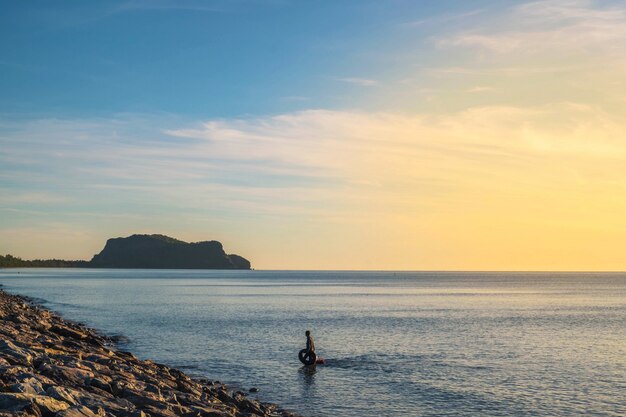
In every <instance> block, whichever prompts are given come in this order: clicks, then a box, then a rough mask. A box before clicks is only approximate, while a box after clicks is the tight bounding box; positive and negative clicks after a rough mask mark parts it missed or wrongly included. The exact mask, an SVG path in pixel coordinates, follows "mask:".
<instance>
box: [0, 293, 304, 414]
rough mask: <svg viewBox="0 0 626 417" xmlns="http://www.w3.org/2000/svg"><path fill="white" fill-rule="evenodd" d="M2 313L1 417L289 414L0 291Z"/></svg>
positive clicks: (253, 390)
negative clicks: (112, 343)
mask: <svg viewBox="0 0 626 417" xmlns="http://www.w3.org/2000/svg"><path fill="white" fill-rule="evenodd" d="M0 318H1V319H2V320H0V417H8V416H16V417H17V416H23V417H28V416H30V417H55V416H58V417H96V416H97V417H178V416H182V417H235V416H239V417H244V416H245V417H253V416H265V417H269V416H270V415H271V416H273V417H278V416H288V415H289V416H291V415H292V414H290V413H287V412H285V411H284V410H278V411H275V406H273V405H270V404H264V403H260V402H258V401H256V400H249V399H247V398H246V395H247V392H242V391H237V392H235V393H232V392H231V391H229V390H228V388H227V387H226V385H224V384H222V383H220V382H219V381H210V380H208V379H198V380H194V379H191V378H190V377H189V376H188V375H186V374H185V373H183V372H182V371H180V370H178V369H174V368H170V367H168V366H166V365H162V364H158V363H155V362H152V361H144V360H140V359H138V358H137V357H136V356H135V355H133V354H132V353H130V352H124V351H113V350H111V349H110V348H108V347H106V346H104V345H103V343H104V341H105V339H103V338H102V337H100V336H98V335H97V333H96V332H94V331H93V330H90V329H88V328H86V327H84V326H81V325H78V324H76V323H72V322H69V321H66V320H64V319H62V318H60V317H59V316H57V315H54V314H50V313H49V312H47V311H45V310H40V309H37V308H36V307H33V306H31V305H28V304H26V303H24V301H23V299H22V298H20V297H16V296H10V295H8V294H6V293H4V292H2V291H1V290H0ZM258 391H259V390H258V388H256V387H253V388H250V390H249V392H258Z"/></svg>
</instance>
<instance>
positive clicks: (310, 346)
mask: <svg viewBox="0 0 626 417" xmlns="http://www.w3.org/2000/svg"><path fill="white" fill-rule="evenodd" d="M304 334H305V335H306V353H315V342H313V337H311V332H310V331H308V330H307V331H306V332H304Z"/></svg>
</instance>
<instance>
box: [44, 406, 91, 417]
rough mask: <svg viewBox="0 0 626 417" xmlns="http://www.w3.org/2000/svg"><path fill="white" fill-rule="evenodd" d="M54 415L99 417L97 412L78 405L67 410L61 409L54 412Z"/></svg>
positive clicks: (58, 416)
mask: <svg viewBox="0 0 626 417" xmlns="http://www.w3.org/2000/svg"><path fill="white" fill-rule="evenodd" d="M55 417H100V416H99V414H96V413H94V412H93V411H91V410H90V409H89V408H87V407H85V406H83V405H78V406H74V407H71V408H68V409H67V410H63V411H61V412H59V413H57V414H56V416H55Z"/></svg>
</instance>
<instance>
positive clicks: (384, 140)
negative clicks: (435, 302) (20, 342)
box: [0, 103, 626, 267]
mask: <svg viewBox="0 0 626 417" xmlns="http://www.w3.org/2000/svg"><path fill="white" fill-rule="evenodd" d="M139 120H141V121H139ZM146 126H151V128H150V129H146ZM625 126H626V125H624V123H622V120H621V119H619V118H616V117H615V116H614V115H611V114H608V113H605V112H603V111H602V110H601V109H599V108H596V107H593V106H589V105H584V104H576V103H559V104H554V105H550V106H539V107H529V108H522V107H510V106H487V107H475V108H470V109H466V110H463V111H460V112H456V113H453V114H439V115H437V114H432V113H421V114H402V113H391V112H358V111H336V110H322V109H318V110H308V111H301V112H293V113H285V114H279V115H275V116H267V117H249V118H236V119H214V120H209V121H205V122H200V123H195V124H193V123H192V124H189V123H183V124H182V125H181V124H180V123H178V124H176V123H170V122H167V121H164V120H163V119H159V118H156V117H155V118H153V119H151V120H146V118H145V117H143V118H140V117H137V118H133V117H128V116H124V117H120V118H116V119H111V120H40V121H30V122H20V121H15V122H11V123H9V122H6V121H5V122H4V123H3V125H2V133H1V134H0V150H1V151H0V186H2V187H4V188H7V187H10V188H11V189H19V190H21V191H20V193H18V194H16V197H15V198H14V199H11V198H8V199H2V200H0V209H2V210H3V213H4V214H3V216H2V220H0V230H3V229H7V228H8V229H7V230H9V232H10V235H11V236H13V237H14V238H15V239H18V240H20V239H22V238H20V237H19V230H20V228H21V227H33V225H38V224H41V225H42V227H44V226H45V224H48V223H50V222H52V221H61V220H62V221H63V222H67V223H68V224H71V225H72V226H71V228H73V229H76V230H82V231H85V233H87V231H89V230H91V231H92V232H90V233H94V232H93V229H94V227H95V228H98V230H99V232H98V233H100V235H98V236H101V237H98V238H94V241H97V242H98V244H100V243H99V240H100V239H102V238H103V237H106V236H107V235H109V234H110V233H116V234H117V233H119V234H124V233H127V232H128V230H132V231H147V232H154V231H161V232H167V231H169V230H173V231H174V233H175V234H179V235H181V234H182V235H181V237H183V238H185V237H186V238H188V239H201V238H203V237H205V238H206V236H207V235H210V236H215V237H216V238H217V237H219V233H218V235H217V236H216V235H215V234H213V233H217V232H213V233H211V231H215V230H218V231H219V230H221V231H223V232H224V233H225V234H226V235H228V234H230V235H231V236H233V235H237V236H242V239H243V240H246V241H250V242H256V243H251V245H253V248H254V250H253V252H254V251H258V252H259V253H260V252H263V250H264V249H263V248H265V247H267V245H268V243H267V242H268V239H271V241H272V246H273V247H274V249H273V255H268V256H269V258H268V259H267V260H266V262H267V263H266V264H265V265H266V266H272V265H273V266H274V267H276V266H283V267H285V264H281V262H283V257H277V256H278V255H277V254H279V253H281V251H282V253H284V251H285V250H288V249H289V248H290V247H291V246H293V244H294V243H293V239H292V237H293V233H294V232H293V230H299V232H298V233H299V236H300V238H301V239H304V236H306V239H309V243H308V244H309V245H311V244H313V243H311V242H313V241H315V244H316V245H319V246H320V247H323V246H324V243H323V242H324V240H325V239H326V238H327V237H328V236H337V235H341V236H343V237H342V238H341V239H340V240H339V241H337V242H343V244H344V245H346V244H349V245H352V244H357V242H361V241H363V239H365V236H368V237H367V238H366V240H369V239H370V238H371V239H373V240H372V242H374V241H376V240H377V239H389V241H390V242H393V244H391V243H390V246H389V247H388V249H389V251H390V252H389V253H388V254H387V255H388V256H390V257H395V256H397V251H402V250H408V249H407V248H405V249H403V248H402V242H403V240H402V239H400V240H398V237H397V236H395V237H394V235H393V234H394V233H401V234H407V233H409V234H413V233H418V234H420V235H421V236H424V235H425V234H428V236H429V239H428V240H429V241H430V242H434V241H436V239H449V238H450V236H448V235H443V236H442V235H441V234H440V235H437V232H436V231H435V230H434V229H433V227H436V225H438V224H439V225H442V224H445V225H446V226H445V227H446V228H449V227H454V229H455V230H456V231H458V232H459V233H461V229H463V228H467V227H470V226H471V222H470V223H469V225H465V224H456V223H455V222H456V221H457V220H459V219H460V218H465V219H471V218H473V219H474V222H483V221H485V216H490V217H491V219H492V221H496V220H495V219H497V218H499V217H502V216H505V217H506V216H508V215H509V213H514V215H516V216H517V215H519V216H522V218H523V217H524V216H525V214H524V213H522V212H520V211H519V210H520V209H519V208H518V207H517V206H518V205H519V204H521V203H522V202H525V203H524V204H527V205H528V204H531V203H532V204H534V203H535V202H537V201H539V200H541V199H545V198H549V199H553V198H555V196H557V195H558V196H561V197H560V198H561V200H562V201H561V202H560V203H559V201H560V200H556V201H553V203H554V206H553V208H551V209H550V210H555V211H554V212H553V211H550V212H549V213H547V214H545V216H547V217H548V218H555V219H556V218H557V217H552V216H556V214H557V212H558V213H560V210H565V211H566V212H567V211H568V210H570V207H573V206H572V205H571V204H572V201H579V199H581V198H587V197H586V195H587V194H586V193H587V192H590V190H594V192H596V191H597V192H598V193H599V194H598V197H597V198H598V199H600V200H601V201H604V203H605V204H612V206H613V207H615V208H617V207H618V206H619V207H621V206H620V205H619V204H617V205H615V204H616V203H615V202H611V201H610V197H607V198H606V199H605V198H604V197H603V195H604V193H607V192H608V190H615V186H616V185H615V184H621V183H622V179H623V178H624V175H626V172H625V171H624V170H625V169H626V168H624V167H626V157H624V155H626V151H625V150H626V144H624V143H623V140H622V138H623V137H626V127H625ZM131 138H132V140H131ZM598 167H602V169H598ZM581 184H583V186H582V187H583V188H581ZM620 189H623V187H622V188H620ZM607 195H608V194H607ZM611 195H613V194H611ZM495 196H497V199H496V200H494V201H492V200H493V199H494V198H495ZM600 200H598V201H600ZM52 203H53V204H54V210H50V209H49V204H52ZM576 207H578V206H576ZM15 208H19V209H20V211H11V210H12V209H15ZM43 208H46V209H45V210H42V209H43ZM29 213H30V214H29ZM573 215H574V214H572V216H573ZM545 216H544V217H545ZM610 219H613V218H612V217H610V216H609V217H607V221H608V220H610ZM509 220H510V219H509ZM570 220H571V219H570ZM459 221H460V220H459ZM559 221H560V222H564V221H569V220H567V219H566V218H565V217H563V216H561V217H559ZM442 222H443V223H442ZM368 225H381V226H380V227H379V226H368ZM382 225H385V227H382ZM46 227H47V226H46ZM440 227H443V226H440ZM282 228H291V231H289V230H284V231H283V232H280V233H278V234H275V233H277V232H276V231H277V230H279V229H281V230H282ZM306 228H310V229H311V230H310V231H306V232H305V231H304V229H306ZM42 230H43V229H42ZM50 230H52V229H50ZM181 230H182V231H183V232H184V233H183V232H181ZM307 230H308V229H307ZM176 231H178V233H177V232H176ZM226 231H228V232H226ZM370 232H371V233H372V235H371V236H370V235H369V234H368V233H370ZM364 233H365V235H364ZM461 234H463V233H461ZM5 235H6V234H5V233H3V236H5ZM23 236H26V234H24V235H23ZM243 236H246V238H245V239H244V238H243ZM268 236H269V237H268ZM306 239H304V240H306ZM20 241H21V240H20ZM420 241H421V240H418V241H414V240H412V241H411V242H406V243H405V244H406V245H409V246H408V247H411V248H413V249H412V250H417V247H416V246H415V245H418V246H419V242H420ZM437 242H439V244H441V242H442V241H441V240H438V241H437ZM361 244H362V243H361ZM91 245H92V246H93V243H92V244H91ZM22 246H23V247H27V244H26V243H24V244H23V245H22ZM22 246H20V247H22ZM419 247H420V250H424V251H428V250H429V249H428V248H426V247H422V246H419ZM69 248H70V247H69V246H68V247H67V248H65V250H69ZM0 249H2V246H1V245H0ZM73 249H74V250H78V249H77V248H76V247H73ZM379 249H380V248H378V249H377V250H379ZM80 250H81V251H86V250H85V249H80ZM89 250H90V251H91V249H89ZM330 250H332V246H329V247H325V249H320V256H332V254H330V253H328V252H327V251H330ZM325 251H326V252H325ZM80 253H83V252H80ZM91 253H93V252H91ZM54 255H55V256H60V255H61V254H60V253H59V252H55V253H54ZM387 255H385V256H387ZM432 256H435V257H436V256H438V255H436V254H434V253H433V254H432ZM433 259H434V258H433ZM318 261H319V260H318ZM312 262H316V260H313V261H312ZM308 265H311V264H308ZM318 265H319V264H318ZM291 266H294V267H295V266H296V265H291ZM347 266H348V265H346V267H347Z"/></svg>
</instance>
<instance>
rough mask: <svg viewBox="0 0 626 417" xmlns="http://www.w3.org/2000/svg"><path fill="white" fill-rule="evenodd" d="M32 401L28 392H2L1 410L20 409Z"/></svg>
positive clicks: (0, 397)
mask: <svg viewBox="0 0 626 417" xmlns="http://www.w3.org/2000/svg"><path fill="white" fill-rule="evenodd" d="M30 403H32V401H31V399H30V397H29V396H28V395H27V394H15V393H6V392H3V393H0V410H4V411H20V410H23V409H24V408H25V407H26V406H27V405H29V404H30Z"/></svg>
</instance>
